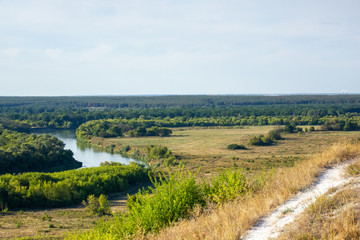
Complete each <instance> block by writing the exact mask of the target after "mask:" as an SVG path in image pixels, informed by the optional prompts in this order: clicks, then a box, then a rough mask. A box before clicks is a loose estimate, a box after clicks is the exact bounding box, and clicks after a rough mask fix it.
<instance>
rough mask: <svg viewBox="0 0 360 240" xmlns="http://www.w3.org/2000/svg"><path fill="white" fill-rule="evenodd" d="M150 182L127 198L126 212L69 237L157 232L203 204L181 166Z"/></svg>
mask: <svg viewBox="0 0 360 240" xmlns="http://www.w3.org/2000/svg"><path fill="white" fill-rule="evenodd" d="M152 182H153V184H154V187H153V188H152V187H149V188H148V189H147V190H145V189H143V190H141V191H139V192H138V193H136V194H135V195H134V196H132V197H130V198H129V200H128V202H127V210H128V211H127V213H125V212H124V213H120V214H115V215H114V218H113V220H111V221H107V222H105V221H102V222H100V223H99V224H98V226H97V227H96V228H95V229H94V230H93V231H90V232H86V233H83V234H82V235H80V236H71V239H74V238H75V239H76V238H77V237H78V238H80V239H81V238H85V239H100V238H101V239H107V237H109V238H108V239H125V238H126V239H128V238H133V237H134V236H135V235H136V234H137V233H139V232H141V233H148V232H158V231H159V230H160V229H161V228H163V227H166V226H169V225H171V224H172V223H173V222H176V221H178V220H179V219H181V218H186V217H188V216H189V215H190V212H191V210H192V209H194V207H196V206H198V205H201V206H203V205H205V198H204V196H203V191H202V189H201V186H200V185H199V184H197V183H196V181H195V176H194V175H193V174H191V173H190V172H185V171H184V170H183V169H182V168H179V169H178V170H177V171H175V172H174V173H169V175H168V176H166V175H165V174H164V173H162V174H161V175H160V176H159V180H156V179H153V180H152ZM110 236H111V238H110Z"/></svg>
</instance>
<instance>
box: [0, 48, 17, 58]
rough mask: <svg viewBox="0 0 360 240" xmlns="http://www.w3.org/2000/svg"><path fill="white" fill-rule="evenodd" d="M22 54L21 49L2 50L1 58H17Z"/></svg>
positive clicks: (0, 51)
mask: <svg viewBox="0 0 360 240" xmlns="http://www.w3.org/2000/svg"><path fill="white" fill-rule="evenodd" d="M21 52H22V50H21V49H20V48H8V49H3V50H0V56H2V57H11V58H16V57H18V56H19V55H20V54H21Z"/></svg>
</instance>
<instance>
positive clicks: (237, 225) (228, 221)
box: [147, 142, 360, 239]
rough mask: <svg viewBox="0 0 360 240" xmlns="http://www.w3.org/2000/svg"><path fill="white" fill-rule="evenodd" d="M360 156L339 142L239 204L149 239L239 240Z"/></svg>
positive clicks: (270, 179)
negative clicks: (325, 174)
mask: <svg viewBox="0 0 360 240" xmlns="http://www.w3.org/2000/svg"><path fill="white" fill-rule="evenodd" d="M359 155H360V145H359V143H358V142H355V143H339V144H336V145H334V146H332V147H330V148H329V150H327V151H325V152H324V153H323V154H321V155H319V156H316V157H314V158H312V159H309V160H307V161H303V162H299V163H297V164H296V165H295V166H294V167H291V168H284V169H278V170H277V171H276V172H275V173H273V174H269V175H267V176H265V179H264V185H263V186H262V187H261V188H260V189H259V190H258V191H256V192H254V193H253V194H251V195H248V196H247V197H245V198H241V199H238V200H237V201H233V202H229V203H226V204H223V205H221V206H219V207H217V208H214V209H212V210H211V211H208V212H206V213H205V214H202V215H200V216H199V217H197V218H193V219H191V220H184V221H182V222H180V223H178V224H177V225H176V226H174V227H171V228H166V229H164V230H163V231H161V232H160V233H159V234H157V235H147V238H149V239H238V238H239V237H241V236H242V235H244V234H245V233H246V231H247V230H248V229H249V228H251V227H252V226H253V225H254V224H255V223H256V221H258V220H259V219H260V218H261V217H262V216H264V215H266V214H268V213H270V212H271V211H272V210H273V209H274V208H275V207H277V206H279V205H280V204H282V203H284V202H285V201H286V200H288V199H289V198H290V197H291V196H293V195H294V194H295V193H297V192H298V191H299V190H301V189H303V188H306V187H307V186H309V184H311V183H313V182H314V181H315V180H316V177H317V176H318V175H319V174H320V173H321V172H322V171H323V169H324V168H325V167H329V166H331V165H333V164H336V163H340V162H344V161H347V160H349V159H352V158H355V157H357V156H359Z"/></svg>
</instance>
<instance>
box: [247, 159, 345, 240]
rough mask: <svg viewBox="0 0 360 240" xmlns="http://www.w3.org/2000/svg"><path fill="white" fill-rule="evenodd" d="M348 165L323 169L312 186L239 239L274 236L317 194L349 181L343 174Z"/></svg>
mask: <svg viewBox="0 0 360 240" xmlns="http://www.w3.org/2000/svg"><path fill="white" fill-rule="evenodd" d="M348 165H349V163H345V164H340V165H336V166H334V167H333V168H330V169H327V170H326V171H324V173H323V174H322V175H321V176H320V177H319V180H318V181H317V182H316V183H315V184H314V185H313V186H312V187H310V188H308V189H307V190H305V191H303V192H300V193H298V194H297V195H295V196H294V197H293V198H292V199H290V200H288V201H287V202H286V203H285V204H283V205H281V206H280V207H278V208H277V209H276V210H275V211H273V212H272V213H271V214H270V215H268V216H266V217H264V218H263V219H261V220H260V221H259V222H258V224H257V225H255V226H254V227H253V228H252V229H250V230H249V231H248V232H247V234H246V235H245V236H244V237H242V238H241V239H246V240H253V239H254V240H261V239H272V238H276V237H277V236H278V235H279V234H280V233H281V230H282V228H283V227H284V226H285V225H286V224H289V223H291V222H293V221H294V219H295V217H296V216H298V215H299V214H300V213H301V212H303V211H304V210H305V208H306V207H307V206H308V205H309V204H310V203H313V202H314V201H315V200H316V198H317V197H318V196H319V195H321V194H324V193H325V192H327V191H328V190H329V189H330V188H333V187H337V186H340V185H341V184H345V183H347V182H349V181H350V179H347V178H345V177H344V176H343V175H344V169H345V168H346V167H347V166H348Z"/></svg>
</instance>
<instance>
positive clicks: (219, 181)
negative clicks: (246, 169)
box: [204, 170, 249, 204]
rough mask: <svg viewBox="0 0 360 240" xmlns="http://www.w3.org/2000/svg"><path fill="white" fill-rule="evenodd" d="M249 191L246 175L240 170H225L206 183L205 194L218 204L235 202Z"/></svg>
mask: <svg viewBox="0 0 360 240" xmlns="http://www.w3.org/2000/svg"><path fill="white" fill-rule="evenodd" d="M248 191H249V187H248V184H247V180H246V177H245V175H244V174H243V173H242V171H240V170H225V171H223V172H222V173H220V174H218V175H216V176H215V177H213V178H212V179H211V182H210V183H209V182H206V183H204V193H205V195H206V196H207V197H208V199H209V200H210V201H212V202H215V203H217V204H221V203H224V202H226V201H229V200H233V199H235V198H236V197H238V196H239V195H244V194H246V193H247V192H248Z"/></svg>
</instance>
